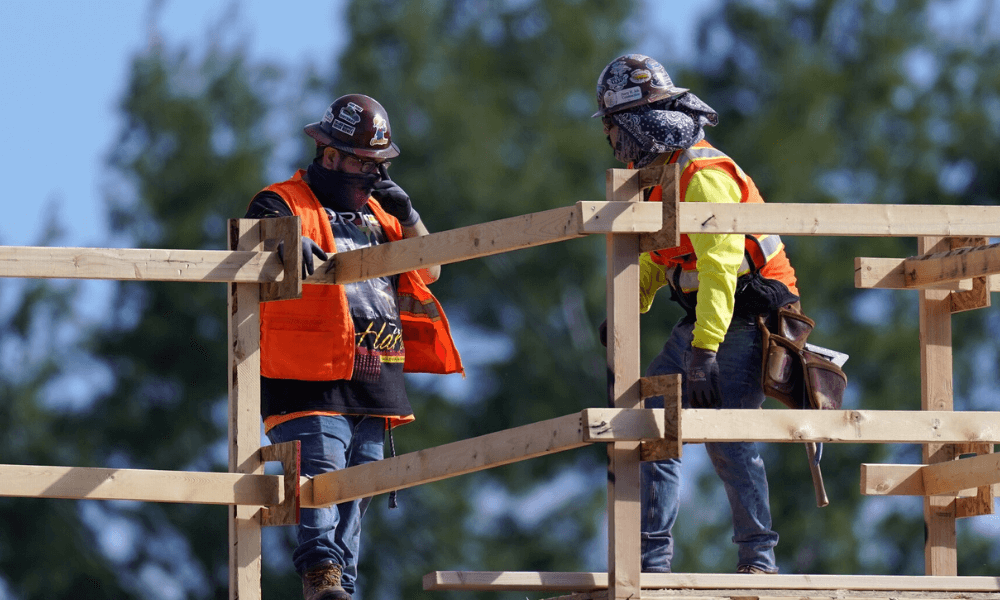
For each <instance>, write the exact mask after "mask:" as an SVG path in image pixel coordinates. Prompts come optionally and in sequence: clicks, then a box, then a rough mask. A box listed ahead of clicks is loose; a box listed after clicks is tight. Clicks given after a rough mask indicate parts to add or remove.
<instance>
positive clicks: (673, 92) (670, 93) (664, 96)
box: [590, 88, 691, 119]
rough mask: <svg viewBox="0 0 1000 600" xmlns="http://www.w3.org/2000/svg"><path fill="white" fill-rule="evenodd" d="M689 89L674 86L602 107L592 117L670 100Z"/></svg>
mask: <svg viewBox="0 0 1000 600" xmlns="http://www.w3.org/2000/svg"><path fill="white" fill-rule="evenodd" d="M689 91H691V90H689V89H688V88H673V89H670V90H667V91H665V92H662V93H659V94H650V95H649V96H646V97H645V98H640V99H638V100H635V101H633V102H626V103H624V104H617V105H615V106H612V107H610V108H602V109H601V110H599V111H597V112H595V113H594V114H592V115H590V118H591V119H594V118H597V117H603V116H604V115H610V114H612V113H616V112H622V111H623V110H628V109H630V108H635V107H636V106H642V105H643V104H652V103H653V102H659V101H660V100H670V99H671V98H676V97H677V96H680V95H681V94H686V93H687V92H689Z"/></svg>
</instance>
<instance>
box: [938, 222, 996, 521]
mask: <svg viewBox="0 0 1000 600" xmlns="http://www.w3.org/2000/svg"><path fill="white" fill-rule="evenodd" d="M948 242H949V245H950V246H951V249H952V250H957V249H959V248H965V247H982V246H987V245H989V243H990V239H989V238H985V237H950V238H948ZM991 277H992V275H983V276H981V277H976V278H974V279H973V280H972V289H971V290H966V291H962V292H956V293H953V294H952V295H951V299H950V302H951V314H955V313H959V312H965V311H967V310H975V309H977V308H989V306H990V289H989V288H990V286H989V280H990V278H991ZM991 452H992V450H991ZM960 504H961V503H960ZM959 508H960V510H962V509H961V507H959ZM992 509H993V501H992V500H990V510H992Z"/></svg>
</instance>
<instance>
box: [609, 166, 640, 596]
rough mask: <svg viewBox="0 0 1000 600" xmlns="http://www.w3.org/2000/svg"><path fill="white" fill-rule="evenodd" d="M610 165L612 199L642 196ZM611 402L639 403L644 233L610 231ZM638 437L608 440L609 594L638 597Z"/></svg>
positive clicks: (625, 405)
mask: <svg viewBox="0 0 1000 600" xmlns="http://www.w3.org/2000/svg"><path fill="white" fill-rule="evenodd" d="M628 175H629V172H628V171H625V170H622V169H610V170H609V171H608V174H607V195H608V200H609V201H629V200H631V201H637V200H641V198H642V196H641V194H640V193H639V186H638V181H637V178H635V177H631V178H629V177H628ZM607 260H608V279H607V290H608V291H607V311H608V313H607V314H608V404H609V406H612V407H614V408H640V407H641V402H640V394H639V236H638V235H634V234H611V235H608V236H607ZM639 464H640V463H639V442H615V443H613V444H608V600H626V599H629V598H631V599H634V600H637V599H638V598H639V591H640V589H641V587H640V582H639V577H640V571H641V564H640V553H639V552H640V538H639V525H640V524H639V517H640V509H639V498H640V496H639Z"/></svg>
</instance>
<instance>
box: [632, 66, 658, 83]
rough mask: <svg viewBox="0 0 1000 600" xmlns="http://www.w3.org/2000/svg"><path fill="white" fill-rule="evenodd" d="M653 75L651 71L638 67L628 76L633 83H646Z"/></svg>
mask: <svg viewBox="0 0 1000 600" xmlns="http://www.w3.org/2000/svg"><path fill="white" fill-rule="evenodd" d="M651 77H652V74H650V72H649V71H647V70H646V69H637V70H635V71H632V74H631V75H629V76H628V80H629V81H631V82H632V83H645V82H647V81H649V79H650V78H651Z"/></svg>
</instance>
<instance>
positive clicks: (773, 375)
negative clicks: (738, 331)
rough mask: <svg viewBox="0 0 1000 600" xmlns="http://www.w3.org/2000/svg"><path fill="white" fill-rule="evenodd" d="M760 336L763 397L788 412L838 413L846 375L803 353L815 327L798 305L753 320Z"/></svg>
mask: <svg viewBox="0 0 1000 600" xmlns="http://www.w3.org/2000/svg"><path fill="white" fill-rule="evenodd" d="M757 324H758V327H759V328H760V330H761V335H762V336H763V344H762V349H763V369H762V375H761V384H762V386H763V388H764V393H765V394H767V395H768V396H770V397H772V398H774V399H776V400H778V401H780V402H781V403H783V404H785V405H786V406H788V407H789V408H796V409H803V408H811V409H817V410H837V409H840V407H841V405H842V404H843V400H844V390H846V389H847V375H845V374H844V372H843V371H842V370H841V369H840V367H838V366H837V365H836V364H834V363H833V362H831V361H830V360H828V359H826V358H824V357H823V356H820V355H819V354H817V353H815V352H812V351H810V350H807V349H806V347H805V345H806V339H807V338H808V337H809V334H810V333H811V332H812V330H813V327H814V326H815V323H814V322H813V320H812V319H810V318H809V317H807V316H805V315H803V314H802V313H801V312H800V310H799V305H798V302H795V303H793V304H788V305H786V306H783V307H781V308H778V309H777V310H775V311H772V312H771V313H769V314H767V315H761V316H759V317H758V318H757Z"/></svg>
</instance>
